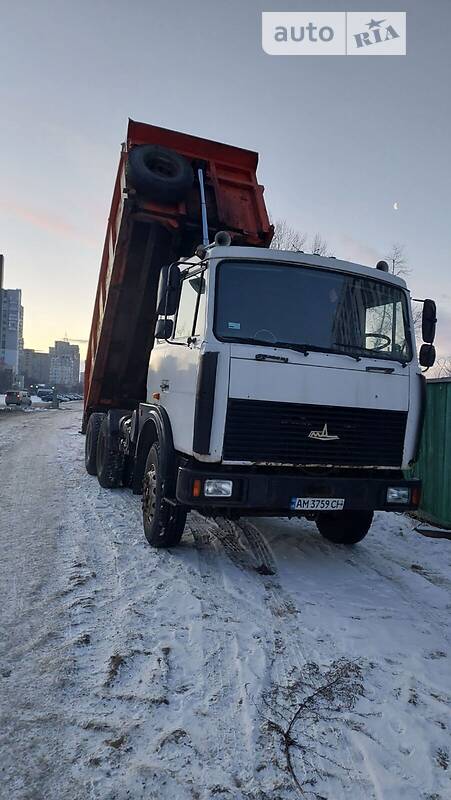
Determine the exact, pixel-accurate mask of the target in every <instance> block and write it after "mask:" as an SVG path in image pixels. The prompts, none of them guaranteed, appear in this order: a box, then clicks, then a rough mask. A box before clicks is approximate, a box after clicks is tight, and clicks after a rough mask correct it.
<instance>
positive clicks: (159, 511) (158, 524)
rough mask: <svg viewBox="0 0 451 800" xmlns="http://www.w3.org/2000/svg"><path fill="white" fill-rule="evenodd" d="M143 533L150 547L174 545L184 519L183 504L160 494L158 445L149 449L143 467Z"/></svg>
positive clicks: (180, 532) (180, 536) (161, 491)
mask: <svg viewBox="0 0 451 800" xmlns="http://www.w3.org/2000/svg"><path fill="white" fill-rule="evenodd" d="M142 509H143V525H144V535H145V537H146V539H147V541H148V542H149V544H150V545H152V547H173V546H174V545H177V544H178V543H179V542H180V539H181V538H182V534H183V529H184V527H185V522H186V514H187V509H186V507H185V506H180V505H172V504H170V503H168V502H167V501H166V500H165V499H164V497H163V478H162V474H161V454H160V445H159V444H158V442H156V443H155V444H154V445H152V447H151V448H150V450H149V455H148V456H147V461H146V468H145V471H144V480H143V494H142Z"/></svg>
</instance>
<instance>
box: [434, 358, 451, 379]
mask: <svg viewBox="0 0 451 800" xmlns="http://www.w3.org/2000/svg"><path fill="white" fill-rule="evenodd" d="M434 375H435V377H436V378H451V356H442V357H441V358H438V359H437V361H436V363H435V367H434Z"/></svg>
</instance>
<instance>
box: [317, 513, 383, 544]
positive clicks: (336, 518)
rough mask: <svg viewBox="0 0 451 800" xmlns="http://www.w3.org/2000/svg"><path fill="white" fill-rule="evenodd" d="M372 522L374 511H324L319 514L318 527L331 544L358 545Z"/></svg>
mask: <svg viewBox="0 0 451 800" xmlns="http://www.w3.org/2000/svg"><path fill="white" fill-rule="evenodd" d="M372 521H373V512H372V511H323V512H320V513H319V514H318V517H317V520H316V525H317V528H318V530H319V532H320V534H321V536H324V538H325V539H328V540H329V542H333V543H334V544H357V542H361V541H362V539H364V538H365V536H366V535H367V533H368V531H369V529H370V527H371V523H372Z"/></svg>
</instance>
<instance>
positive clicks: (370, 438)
mask: <svg viewBox="0 0 451 800" xmlns="http://www.w3.org/2000/svg"><path fill="white" fill-rule="evenodd" d="M406 420H407V413H406V412H405V411H381V410H379V409H372V408H339V407H336V406H316V405H298V404H297V403H276V402H267V401H262V400H236V399H230V400H229V403H228V408H227V419H226V427H225V436H224V453H223V457H224V460H225V461H254V462H255V461H264V462H268V461H272V462H277V463H284V464H331V465H333V466H352V467H355V466H380V467H399V466H401V463H402V452H403V446H404V435H405V429H406ZM325 426H326V427H325ZM312 431H318V432H320V433H321V435H320V436H317V437H315V438H312V437H310V438H309V434H310V433H311V432H312ZM328 436H329V437H332V436H338V437H339V438H338V439H332V438H331V439H328V438H326V437H328Z"/></svg>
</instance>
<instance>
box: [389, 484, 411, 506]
mask: <svg viewBox="0 0 451 800" xmlns="http://www.w3.org/2000/svg"><path fill="white" fill-rule="evenodd" d="M409 502H410V488H409V487H408V486H389V487H388V489H387V503H389V504H391V503H399V504H400V505H402V504H403V505H406V504H407V503H409Z"/></svg>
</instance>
